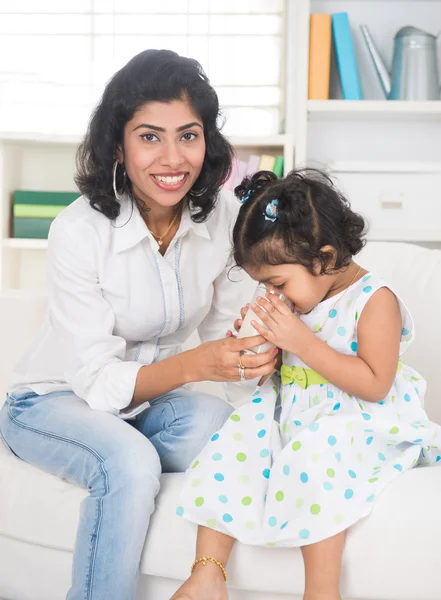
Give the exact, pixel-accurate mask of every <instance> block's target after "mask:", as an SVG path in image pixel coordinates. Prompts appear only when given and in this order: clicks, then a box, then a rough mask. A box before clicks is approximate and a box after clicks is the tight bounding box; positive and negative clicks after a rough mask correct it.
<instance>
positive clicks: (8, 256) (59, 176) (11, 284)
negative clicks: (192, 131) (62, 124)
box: [0, 133, 294, 290]
mask: <svg viewBox="0 0 441 600" xmlns="http://www.w3.org/2000/svg"><path fill="white" fill-rule="evenodd" d="M229 139H230V142H231V143H232V145H233V146H234V148H235V150H236V153H237V156H238V157H239V158H243V159H246V158H247V156H249V155H250V154H251V153H254V154H259V155H260V154H271V155H274V156H277V155H283V157H284V171H285V173H286V172H288V171H289V170H291V169H292V168H293V166H294V141H293V138H292V136H291V135H283V134H281V135H273V136H255V137H231V138H229ZM80 141H81V139H80V138H79V137H66V136H46V135H41V134H32V135H31V134H28V135H24V134H11V133H8V134H3V135H2V134H1V133H0V200H1V202H0V233H1V239H0V288H1V289H2V290H5V289H17V288H20V289H21V288H33V289H35V288H37V289H38V288H44V287H45V282H46V273H45V259H46V252H45V250H46V249H47V240H40V239H35V240H34V239H19V238H11V237H10V221H11V192H12V191H13V190H16V189H32V190H46V191H75V190H76V188H75V184H74V182H73V175H74V172H75V153H76V150H77V148H78V145H79V143H80Z"/></svg>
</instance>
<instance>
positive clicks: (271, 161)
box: [224, 154, 284, 190]
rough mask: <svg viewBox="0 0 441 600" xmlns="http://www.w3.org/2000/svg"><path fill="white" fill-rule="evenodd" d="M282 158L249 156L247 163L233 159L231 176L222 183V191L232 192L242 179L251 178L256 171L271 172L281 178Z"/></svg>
mask: <svg viewBox="0 0 441 600" xmlns="http://www.w3.org/2000/svg"><path fill="white" fill-rule="evenodd" d="M283 166H284V159H283V156H272V155H270V154H262V155H261V156H258V155H257V154H250V156H249V157H248V161H244V160H239V159H237V158H235V159H233V164H232V169H231V175H230V177H229V178H228V179H227V181H226V182H225V183H224V189H226V190H234V188H236V187H237V186H238V185H239V184H240V183H241V182H242V179H243V178H244V177H251V176H252V175H253V174H254V173H256V172H257V171H273V172H274V173H275V174H276V175H277V177H282V176H283Z"/></svg>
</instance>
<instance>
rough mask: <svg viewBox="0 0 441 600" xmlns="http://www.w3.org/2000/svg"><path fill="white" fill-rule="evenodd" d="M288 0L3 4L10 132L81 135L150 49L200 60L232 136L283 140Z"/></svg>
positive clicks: (0, 21)
mask: <svg viewBox="0 0 441 600" xmlns="http://www.w3.org/2000/svg"><path fill="white" fill-rule="evenodd" d="M283 7H284V3H283V0H62V1H60V0H38V2H36V0H14V1H13V2H11V1H10V0H0V131H7V132H22V133H34V132H35V133H44V134H48V135H51V134H58V135H81V134H82V133H83V132H84V130H85V128H86V125H87V121H88V119H89V116H90V113H91V110H92V109H93V106H94V105H95V104H96V102H97V100H98V99H99V97H100V95H101V93H102V90H103V88H104V85H105V82H106V81H107V80H108V79H109V77H111V75H112V74H113V73H114V72H115V71H116V70H117V69H119V68H120V67H122V66H123V65H124V64H125V63H126V62H127V61H128V60H129V59H130V58H131V57H132V56H134V55H135V54H137V53H138V52H140V51H142V50H145V49H146V48H169V49H171V50H175V51H176V52H178V53H179V54H182V55H185V56H191V57H193V58H196V59H197V60H198V61H199V62H200V63H201V64H202V66H203V68H204V69H205V71H206V72H207V74H208V76H209V78H210V80H211V83H212V84H213V86H214V87H215V88H216V90H217V92H218V95H219V100H220V103H221V106H222V108H223V110H224V114H225V116H226V117H227V124H226V126H225V129H224V131H225V132H226V133H228V134H230V135H271V134H274V133H279V130H280V123H281V121H282V119H283V115H282V104H283V30H284V18H283V17H284V15H283Z"/></svg>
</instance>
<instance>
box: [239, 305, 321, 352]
mask: <svg viewBox="0 0 441 600" xmlns="http://www.w3.org/2000/svg"><path fill="white" fill-rule="evenodd" d="M251 308H252V309H253V310H254V312H255V313H256V315H257V316H258V317H260V319H262V321H263V322H264V323H265V325H266V327H267V328H268V329H266V328H265V327H262V326H261V325H259V323H257V322H256V321H251V324H252V326H253V327H254V328H255V329H256V331H258V332H259V333H260V334H261V335H262V337H264V338H265V340H267V341H268V342H272V343H273V344H275V345H276V346H278V347H279V348H281V349H282V350H287V351H288V352H290V353H291V354H295V355H296V356H300V355H301V352H302V349H304V348H305V345H307V344H308V343H309V342H311V341H312V340H315V335H314V334H313V333H312V331H311V330H310V329H309V328H308V327H307V326H306V325H305V324H304V323H303V322H302V321H301V320H300V319H299V318H298V317H297V316H296V315H295V314H293V313H292V312H291V310H290V309H289V308H288V307H287V306H286V304H285V303H284V302H283V301H282V300H280V298H278V297H277V296H276V295H275V294H270V293H267V294H266V298H258V299H257V304H253V306H252V307H251ZM262 308H263V309H264V310H262Z"/></svg>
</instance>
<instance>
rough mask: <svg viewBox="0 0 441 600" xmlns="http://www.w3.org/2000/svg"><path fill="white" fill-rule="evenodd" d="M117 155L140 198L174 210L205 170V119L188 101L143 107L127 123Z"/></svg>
mask: <svg viewBox="0 0 441 600" xmlns="http://www.w3.org/2000/svg"><path fill="white" fill-rule="evenodd" d="M118 154H119V156H118V158H119V160H120V161H121V162H122V161H123V162H124V165H125V168H126V171H127V175H128V177H129V179H130V181H131V182H132V186H133V192H134V194H135V195H136V197H137V198H138V199H140V200H142V201H143V202H145V203H146V204H147V205H148V206H151V205H152V203H156V204H159V205H161V206H163V207H170V206H175V205H176V204H178V202H180V200H182V198H183V197H184V196H185V195H186V194H187V193H188V192H189V190H190V189H191V187H192V186H193V184H194V183H195V181H196V180H197V178H198V177H199V174H200V172H201V169H202V165H203V162H204V158H205V138H204V127H203V123H202V120H201V119H200V118H199V117H198V116H197V115H196V114H195V113H194V112H193V109H192V108H191V106H190V104H189V103H188V101H187V100H172V101H171V102H167V103H165V102H149V103H147V104H144V105H143V106H142V107H141V108H140V109H139V110H137V111H136V112H135V114H134V115H133V118H132V119H131V120H130V121H129V122H128V123H127V124H126V126H125V128H124V149H123V151H122V149H121V148H119V152H118Z"/></svg>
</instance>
